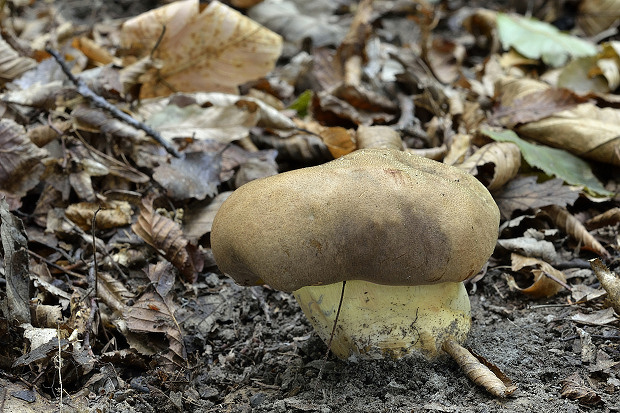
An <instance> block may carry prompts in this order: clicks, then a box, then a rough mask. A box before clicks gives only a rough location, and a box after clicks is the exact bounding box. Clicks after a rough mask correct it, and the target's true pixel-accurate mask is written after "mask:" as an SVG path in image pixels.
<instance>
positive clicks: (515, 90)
mask: <svg viewBox="0 0 620 413" xmlns="http://www.w3.org/2000/svg"><path fill="white" fill-rule="evenodd" d="M497 88H498V90H497V93H498V94H500V95H501V105H502V106H504V107H508V108H513V110H515V109H514V108H515V107H517V105H518V104H522V103H523V102H524V101H525V100H526V99H528V98H532V99H533V98H534V97H536V96H539V95H540V94H541V93H549V92H546V91H547V90H549V89H550V86H549V85H547V84H545V83H543V82H540V81H536V80H532V79H517V80H515V79H508V78H506V79H503V80H502V82H500V83H499V84H498V87H497ZM552 108H553V106H552ZM538 110H540V108H539V109H538ZM523 120H526V119H523ZM506 124H507V126H508V127H514V128H515V131H516V132H518V133H519V135H522V136H525V137H528V138H530V139H534V140H536V141H538V142H540V143H544V144H546V145H549V146H553V147H556V148H562V149H566V150H567V151H569V152H572V153H574V154H575V155H577V156H582V157H585V158H588V159H592V160H596V161H599V162H606V163H610V164H613V165H620V151H617V148H618V147H620V141H619V140H618V127H619V126H620V110H618V109H614V108H599V107H597V106H596V105H594V104H592V103H581V104H579V105H577V106H576V107H574V108H572V109H569V110H562V111H559V112H555V113H553V114H552V115H551V116H547V117H545V118H544V119H540V120H536V121H533V122H526V123H522V124H520V125H515V123H514V122H506Z"/></svg>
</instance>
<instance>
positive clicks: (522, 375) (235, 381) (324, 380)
mask: <svg viewBox="0 0 620 413" xmlns="http://www.w3.org/2000/svg"><path fill="white" fill-rule="evenodd" d="M585 273H590V274H591V272H590V271H589V270H585ZM588 280H589V281H592V277H590V278H589V279H586V281H588ZM506 285H507V284H506V282H505V280H504V279H503V277H502V273H501V272H500V271H498V270H492V271H490V273H489V274H487V275H486V277H485V278H483V279H482V280H481V281H479V282H478V283H477V284H476V285H475V286H474V285H469V290H470V291H471V293H470V294H471V301H472V313H473V328H472V331H471V334H470V337H469V339H468V341H467V345H468V346H470V347H471V349H472V350H474V351H475V352H476V353H478V354H479V355H482V356H484V357H485V358H486V359H487V360H489V361H491V362H493V363H495V364H496V365H497V366H498V367H500V368H501V369H502V370H503V372H504V373H505V374H506V375H507V376H509V378H511V379H512V380H513V381H514V383H515V384H516V385H517V386H518V390H517V391H516V392H515V393H514V394H513V396H511V397H508V398H505V399H498V398H495V397H493V396H490V395H489V394H487V393H486V392H485V391H484V390H482V389H481V388H479V387H477V386H476V385H475V384H473V383H472V382H471V381H470V380H469V379H467V378H466V377H465V376H464V374H463V372H462V371H461V370H460V369H459V367H458V366H457V365H456V364H455V362H454V361H452V360H451V359H448V358H447V357H446V358H442V359H439V360H435V361H427V360H424V359H422V358H417V357H409V358H405V359H401V360H372V361H342V360H337V359H334V358H333V357H329V358H328V360H327V362H326V363H324V362H323V356H324V354H325V352H326V346H325V344H323V342H322V341H320V339H318V337H317V336H316V335H315V334H314V333H313V332H312V329H311V327H310V325H309V323H308V322H307V321H306V319H305V318H304V316H303V314H302V313H301V311H300V310H299V307H298V306H297V304H296V302H295V300H294V299H293V298H292V297H291V295H289V294H285V293H281V292H277V291H272V290H269V289H266V288H261V287H253V288H243V287H239V286H237V285H235V284H234V283H232V282H231V281H230V280H228V279H226V278H223V277H218V276H217V275H215V274H209V275H208V276H206V277H205V278H204V279H203V280H201V282H199V283H198V284H196V285H195V286H194V287H195V289H196V290H195V291H196V295H194V294H193V293H192V294H187V298H186V299H187V302H186V305H185V308H184V310H183V312H182V314H180V315H179V319H181V320H183V327H184V328H185V330H186V332H187V336H186V339H187V344H188V351H190V352H191V353H192V357H191V358H192V364H193V367H192V368H191V369H190V371H188V372H187V375H186V376H185V377H186V378H187V380H188V381H187V382H184V381H183V380H181V381H179V380H178V379H179V378H176V379H175V380H170V381H169V382H163V383H162V382H161V381H160V379H161V378H158V377H157V376H156V375H154V374H153V373H152V372H145V374H144V381H145V382H150V384H152V385H154V386H155V387H157V388H160V389H162V390H163V392H164V393H165V394H162V393H161V392H160V391H159V390H157V391H152V390H151V391H147V392H146V393H141V392H140V391H139V390H137V389H135V388H132V389H126V388H119V389H115V390H113V391H111V392H110V393H109V394H107V395H106V397H100V398H99V400H97V401H96V403H94V405H93V407H96V408H98V409H100V411H109V412H121V411H123V412H125V411H126V412H132V411H138V412H147V411H159V409H160V406H161V404H162V403H165V404H167V405H170V406H172V404H173V403H172V401H171V399H172V400H178V401H177V402H176V403H174V404H175V405H176V406H177V407H178V410H179V411H196V412H373V413H374V412H547V413H553V412H558V413H559V412H579V411H588V412H614V411H620V393H619V387H620V369H619V368H618V367H619V366H618V365H617V364H616V365H614V362H613V360H620V347H619V343H620V332H619V331H618V328H616V327H601V326H583V325H581V326H579V325H577V324H575V323H574V322H572V321H570V320H569V318H570V317H571V315H573V314H576V313H578V312H580V311H581V312H587V311H588V309H587V308H584V306H576V305H567V304H566V302H567V298H568V294H567V293H565V294H560V295H559V296H557V297H556V298H554V299H552V300H544V301H540V302H536V301H531V300H528V299H526V298H524V297H523V295H521V294H520V293H512V292H510V291H508V289H507V286H506ZM473 290H475V291H473ZM578 327H579V328H582V329H583V330H585V331H586V332H587V333H588V334H589V336H590V337H591V338H592V343H593V345H594V346H595V347H596V350H597V359H596V361H583V360H582V358H583V357H582V351H583V346H582V343H583V340H582V339H581V338H580V335H579V333H578V331H577V328H578ZM615 363H617V361H616V362H615ZM321 368H323V372H322V377H321V378H319V371H320V370H321ZM119 373H121V374H122V375H123V376H124V377H126V380H129V381H131V382H132V383H133V382H134V381H135V378H134V379H130V378H129V377H130V376H133V375H135V371H133V370H132V369H128V370H127V371H126V373H125V374H123V370H122V369H121V370H120V371H119ZM574 373H578V375H579V376H580V377H581V378H582V379H583V380H584V386H586V387H589V388H590V389H594V390H593V391H595V392H596V394H598V395H599V396H600V398H601V402H600V403H598V404H597V405H595V406H587V405H584V404H580V403H579V402H577V401H574V400H570V399H567V398H565V397H562V396H561V393H562V380H564V379H566V378H568V377H569V376H571V375H572V374H574ZM137 395H140V397H136V396H137Z"/></svg>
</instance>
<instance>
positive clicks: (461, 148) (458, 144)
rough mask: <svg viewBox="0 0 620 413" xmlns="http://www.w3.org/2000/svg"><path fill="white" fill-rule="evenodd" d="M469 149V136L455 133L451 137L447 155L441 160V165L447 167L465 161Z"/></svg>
mask: <svg viewBox="0 0 620 413" xmlns="http://www.w3.org/2000/svg"><path fill="white" fill-rule="evenodd" d="M470 148H471V135H469V134H464V133H457V134H456V135H454V136H452V138H451V140H450V144H449V149H448V153H447V154H446V156H445V158H444V159H443V163H445V164H448V165H455V164H457V163H461V162H463V161H464V160H465V157H466V156H467V154H468V153H469V150H470Z"/></svg>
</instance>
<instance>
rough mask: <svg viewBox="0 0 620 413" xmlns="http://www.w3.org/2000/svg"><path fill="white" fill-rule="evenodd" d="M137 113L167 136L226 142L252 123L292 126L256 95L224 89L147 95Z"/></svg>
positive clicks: (240, 135) (239, 136) (242, 134)
mask: <svg viewBox="0 0 620 413" xmlns="http://www.w3.org/2000/svg"><path fill="white" fill-rule="evenodd" d="M139 113H140V115H141V116H142V117H143V118H144V119H146V122H147V124H149V125H150V126H152V127H153V128H155V129H156V130H157V131H158V132H160V133H161V134H162V136H164V137H165V138H168V139H171V138H173V137H191V138H196V139H213V140H217V141H220V142H224V143H229V142H232V141H235V140H239V139H242V138H244V137H247V136H248V135H249V131H250V128H252V127H254V126H260V127H264V128H271V129H281V130H291V129H294V128H295V123H293V121H292V120H291V119H289V118H288V117H287V116H285V115H284V114H283V113H282V112H280V111H279V110H277V109H276V108H274V107H273V106H269V105H268V104H266V103H265V102H263V101H261V100H259V99H256V98H252V97H248V96H236V95H230V94H225V93H176V94H174V95H172V96H169V97H165V98H155V99H148V100H145V101H143V102H142V105H141V106H140V108H139Z"/></svg>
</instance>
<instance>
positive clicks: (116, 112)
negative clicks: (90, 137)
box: [45, 47, 181, 158]
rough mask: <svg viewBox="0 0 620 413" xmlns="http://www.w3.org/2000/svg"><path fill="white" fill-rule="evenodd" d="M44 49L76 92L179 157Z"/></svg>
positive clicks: (154, 132) (168, 144) (161, 140)
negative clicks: (144, 133)
mask: <svg viewBox="0 0 620 413" xmlns="http://www.w3.org/2000/svg"><path fill="white" fill-rule="evenodd" d="M45 51H46V52H48V53H49V54H51V55H52V56H53V57H54V59H55V60H56V62H57V63H58V65H59V66H60V68H61V69H62V71H63V72H64V74H65V75H66V76H67V77H68V78H69V80H71V82H73V84H74V85H75V87H76V90H77V92H78V93H79V94H80V95H82V96H84V97H85V98H86V99H88V100H89V101H91V102H92V103H93V104H94V105H95V106H96V107H98V108H100V109H103V110H106V111H108V112H109V113H110V114H111V115H112V116H114V117H115V118H117V119H120V120H122V121H123V122H125V123H127V124H128V125H130V126H133V127H134V128H136V129H140V130H143V131H144V132H146V134H147V135H149V136H150V137H151V138H153V139H155V140H156V141H157V142H158V143H159V144H160V145H161V146H163V147H164V148H165V149H166V151H167V152H168V153H169V154H171V155H173V156H175V157H177V158H180V157H181V154H179V152H178V151H177V150H176V149H175V148H174V147H173V146H172V145H171V144H170V143H169V142H167V141H166V140H165V139H164V138H163V137H162V136H161V135H160V134H159V132H157V131H156V130H155V129H153V128H151V127H150V126H148V125H146V124H145V123H143V122H140V121H137V120H135V119H134V118H132V117H131V116H129V115H128V114H126V113H125V112H123V111H121V110H120V109H118V108H117V107H116V106H114V105H112V104H111V103H110V102H108V101H107V100H105V99H104V98H102V97H101V96H99V95H97V94H96V93H95V92H93V91H92V90H91V89H90V88H89V87H88V86H87V85H86V83H84V81H83V80H82V79H80V78H78V77H75V76H74V75H73V73H71V70H70V69H69V66H67V63H66V62H65V60H64V59H63V58H62V56H60V54H58V52H56V51H55V50H52V49H51V48H49V47H48V48H46V49H45Z"/></svg>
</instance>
